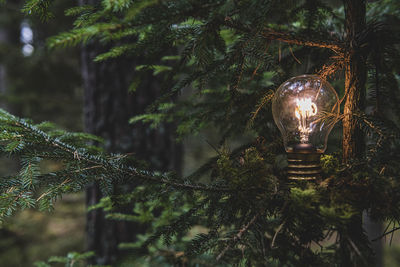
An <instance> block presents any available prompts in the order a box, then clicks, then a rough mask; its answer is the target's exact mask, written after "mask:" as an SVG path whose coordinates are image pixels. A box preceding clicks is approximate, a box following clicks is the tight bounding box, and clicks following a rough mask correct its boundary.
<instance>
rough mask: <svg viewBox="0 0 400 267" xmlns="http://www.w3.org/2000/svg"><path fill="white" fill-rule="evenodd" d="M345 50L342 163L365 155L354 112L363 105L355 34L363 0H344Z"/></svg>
mask: <svg viewBox="0 0 400 267" xmlns="http://www.w3.org/2000/svg"><path fill="white" fill-rule="evenodd" d="M344 6H345V15H346V38H347V45H348V47H347V51H346V55H345V59H346V64H345V93H346V94H347V98H346V102H345V104H344V111H343V113H344V118H343V162H344V163H348V162H349V161H351V160H353V159H357V158H361V157H362V156H363V154H364V149H365V145H364V143H365V142H364V136H363V133H362V131H361V130H360V128H359V126H358V125H357V123H356V120H355V119H354V117H353V115H354V114H356V113H358V112H359V111H363V110H364V108H365V82H366V78H367V69H366V65H365V59H364V58H363V55H362V53H361V51H360V47H359V44H358V41H357V36H358V34H360V33H361V32H362V31H363V30H364V29H365V27H366V20H365V14H366V6H365V0H345V1H344Z"/></svg>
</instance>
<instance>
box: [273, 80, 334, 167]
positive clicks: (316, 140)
mask: <svg viewBox="0 0 400 267" xmlns="http://www.w3.org/2000/svg"><path fill="white" fill-rule="evenodd" d="M338 101H339V99H338V96H337V94H336V91H335V90H334V89H333V88H332V86H331V85H330V84H329V83H328V82H327V81H325V80H322V79H321V78H320V77H318V76H316V75H302V76H297V77H294V78H291V79H289V80H287V81H286V82H284V83H283V84H282V85H281V86H279V88H278V89H277V90H276V92H275V95H274V98H273V99H272V113H273V117H274V120H275V123H276V125H277V126H278V128H279V130H280V131H281V133H282V137H283V143H284V146H285V150H286V152H288V159H289V161H290V160H292V161H293V162H294V161H296V160H297V161H298V162H301V161H306V162H311V161H310V160H308V161H307V160H305V156H304V155H300V156H299V155H297V156H296V155H295V154H296V153H297V154H299V153H300V154H301V153H302V154H311V153H314V154H315V157H314V158H313V157H311V158H313V161H315V162H316V161H317V159H318V161H319V155H320V154H321V153H323V152H324V151H325V150H326V144H327V141H328V135H329V133H330V132H331V130H332V128H333V125H334V124H335V123H336V121H337V118H338V115H339V104H338ZM309 158H310V156H309ZM300 165H301V166H305V164H304V162H303V163H302V164H300ZM306 165H307V164H306ZM290 166H291V165H290V162H289V167H290ZM318 166H319V165H318ZM306 169H307V168H306Z"/></svg>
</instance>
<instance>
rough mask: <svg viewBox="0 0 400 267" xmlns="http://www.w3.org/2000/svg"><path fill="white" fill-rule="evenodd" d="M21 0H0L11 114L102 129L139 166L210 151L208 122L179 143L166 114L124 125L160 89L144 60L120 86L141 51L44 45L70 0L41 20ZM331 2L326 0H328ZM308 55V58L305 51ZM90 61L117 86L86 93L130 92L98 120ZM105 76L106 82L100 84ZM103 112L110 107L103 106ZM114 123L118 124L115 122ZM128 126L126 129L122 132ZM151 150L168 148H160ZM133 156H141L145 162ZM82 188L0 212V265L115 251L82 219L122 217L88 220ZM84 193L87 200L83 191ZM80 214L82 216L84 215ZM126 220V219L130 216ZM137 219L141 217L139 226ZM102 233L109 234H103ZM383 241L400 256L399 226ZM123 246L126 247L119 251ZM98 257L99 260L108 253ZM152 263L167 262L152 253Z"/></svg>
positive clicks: (65, 20)
mask: <svg viewBox="0 0 400 267" xmlns="http://www.w3.org/2000/svg"><path fill="white" fill-rule="evenodd" d="M0 2H1V1H0ZM25 2H26V1H21V0H12V1H6V2H5V3H3V4H1V5H0V107H1V108H4V109H5V110H7V111H9V112H10V113H12V114H14V115H17V116H19V117H22V118H29V119H31V120H32V121H34V122H36V123H38V122H42V121H50V122H53V123H55V124H56V125H57V126H58V127H60V128H61V129H65V130H67V131H72V132H75V131H79V132H81V131H85V130H86V131H87V132H89V133H92V134H95V135H98V136H101V137H102V138H104V140H105V142H104V143H103V144H102V148H103V149H104V150H106V151H107V152H111V153H114V152H115V153H119V152H122V153H129V152H131V151H135V152H136V153H138V157H137V159H138V161H140V164H143V165H144V166H146V167H148V166H151V167H152V168H153V169H156V170H160V171H169V170H175V171H176V172H177V173H178V174H182V175H183V176H187V175H189V174H191V173H192V171H193V170H194V169H196V168H198V167H199V166H201V165H202V164H203V163H205V162H206V161H207V159H209V158H211V157H214V156H217V155H218V153H219V152H218V149H219V147H218V145H219V144H218V142H219V136H218V135H217V133H216V131H214V130H213V129H209V128H207V129H202V130H201V131H200V132H199V133H198V134H197V135H196V136H194V137H186V138H184V139H183V141H182V143H178V144H175V143H170V140H173V137H172V133H171V129H170V128H169V127H170V125H169V124H165V125H164V126H165V127H161V130H160V128H158V130H155V129H153V128H152V129H150V128H149V127H148V126H147V125H144V124H139V125H138V126H137V128H135V129H132V126H131V125H130V124H129V123H128V121H129V119H130V118H131V117H133V116H137V115H140V114H142V113H144V112H145V111H146V108H147V107H148V105H149V104H150V103H152V102H153V101H155V99H156V98H157V97H159V96H160V90H161V89H160V88H161V86H160V85H159V83H160V82H161V81H162V79H165V77H163V76H162V75H159V76H157V78H155V77H154V76H153V70H151V71H149V73H148V75H147V76H145V77H147V79H148V80H147V81H145V82H144V83H143V81H142V88H140V87H139V88H138V89H136V91H135V92H132V91H131V92H128V90H129V86H130V84H131V83H132V80H127V78H126V77H128V76H127V75H128V74H129V73H130V71H133V69H134V68H135V67H137V66H140V65H142V64H145V62H143V60H144V59H143V58H140V57H136V58H135V60H136V61H135V62H134V63H132V62H131V61H129V60H125V59H112V60H111V63H110V62H109V61H108V62H99V63H93V62H92V61H91V60H92V59H93V58H94V55H90V53H95V54H99V53H100V52H104V51H105V50H104V51H103V50H102V49H103V48H101V47H99V46H96V44H94V43H90V44H89V46H88V47H86V48H83V47H80V46H76V47H67V48H64V49H49V48H48V46H47V45H46V40H47V39H48V38H50V37H52V36H55V35H57V34H59V33H60V32H64V31H67V30H69V29H71V25H72V24H73V18H71V17H68V16H65V15H64V12H65V10H66V9H67V8H70V7H74V6H75V5H76V3H71V2H72V1H55V3H54V4H53V6H52V8H51V10H52V12H53V14H54V17H55V18H56V19H50V21H49V22H43V21H42V20H41V19H40V18H39V17H35V16H27V15H25V14H23V12H21V9H22V7H23V6H24V4H25ZM89 2H90V1H89ZM334 2H335V3H336V1H334ZM341 12H343V10H341ZM228 35H229V34H227V36H228ZM228 37H229V36H228ZM167 55H168V53H166V54H165V56H167ZM85 57H86V58H85ZM118 60H119V61H118ZM312 60H313V59H310V61H312ZM112 62H114V63H112ZM116 62H117V63H116ZM113 64H114V65H113ZM123 64H127V65H129V64H131V65H130V67H129V68H125V69H124V73H122V72H121V70H120V69H118V68H117V67H116V66H121V65H123ZM305 65H307V63H306V64H303V65H302V67H301V68H304V69H306V68H307V67H306V66H305ZM124 66H125V65H124ZM96 68H97V73H96V75H97V76H95V77H94V79H95V80H97V81H98V83H99V84H100V83H102V84H103V85H104V84H107V83H110V84H111V85H112V86H114V88H117V87H118V90H119V93H118V94H119V95H117V94H114V95H112V94H109V93H108V94H102V93H101V92H100V91H97V93H96V92H95V94H98V98H97V99H96V101H99V102H97V103H101V101H111V100H112V101H117V100H118V97H120V99H121V98H122V99H123V98H125V99H130V100H129V101H133V102H127V103H125V104H124V105H126V106H123V107H122V105H121V106H119V104H118V101H117V102H116V103H117V104H115V103H114V105H113V106H112V108H110V109H109V110H100V109H99V110H97V111H96V112H98V113H96V114H103V117H101V118H103V119H104V121H97V120H98V118H88V117H87V112H85V109H87V108H88V105H87V103H86V102H85V101H87V96H85V92H87V91H88V88H89V87H91V86H92V87H93V86H94V87H96V86H97V88H101V86H102V85H101V84H100V85H99V84H95V85H93V84H91V83H93V77H88V76H85V74H84V73H85V71H82V70H85V69H86V71H87V70H92V71H93V69H96ZM104 72H106V73H108V75H109V76H113V74H115V77H116V79H115V80H114V81H109V80H107V78H105V77H101V75H102V73H104ZM93 73H94V72H93ZM125 74H126V76H125ZM266 75H268V74H266ZM160 77H161V78H160ZM91 79H92V80H91ZM133 83H134V81H133ZM341 83H343V79H342V78H339V79H337V80H336V81H335V82H333V83H332V84H333V86H334V87H335V88H338V87H340V86H339V84H341ZM108 86H110V85H109V84H108ZM148 88H152V90H151V97H149V96H148V95H147V94H148V92H147V91H145V89H148ZM116 90H117V89H116ZM190 96H192V92H191V91H190V90H188V91H186V92H184V93H183V94H182V95H181V96H180V97H181V98H189V97H190ZM127 101H128V100H127ZM133 107H134V108H133ZM122 111H124V112H125V111H126V112H125V113H124V115H123V116H120V114H119V113H118V112H122ZM104 112H106V113H107V114H109V115H110V116H109V117H107V116H104ZM113 112H114V113H113ZM111 115H112V116H111ZM100 116H101V115H100ZM117 118H118V119H117ZM118 120H125V122H122V123H120V121H118ZM118 123H119V124H118ZM124 123H125V124H126V125H125V124H124ZM116 125H124V126H123V127H121V128H118V127H117V126H116ZM340 134H341V132H340V130H338V129H335V130H334V131H333V133H332V134H331V137H330V140H329V142H330V146H329V150H328V153H330V152H333V151H336V150H337V149H338V147H340V143H339V142H340V140H341V137H340ZM116 136H117V137H116ZM129 136H132V140H130V138H129ZM133 136H134V137H135V138H134V137H133ZM250 137H254V136H252V135H251V134H248V135H245V136H234V137H232V138H231V140H230V143H229V146H230V147H229V150H234V149H235V148H237V147H239V146H241V145H243V144H244V143H246V142H247V141H248V140H249V139H250ZM146 144H147V146H146ZM216 147H218V149H217V148H216ZM164 151H174V154H173V155H174V156H173V157H174V158H173V157H172V154H168V152H167V154H165V152H164ZM161 154H163V155H164V156H165V155H169V156H170V157H168V156H167V157H164V158H162V157H160V155H161ZM142 161H143V162H144V161H146V163H143V162H142ZM18 164H19V162H15V161H12V160H10V159H8V158H2V159H1V161H0V175H1V176H6V175H8V174H10V173H13V172H14V171H15V170H16V169H17V166H18ZM41 164H42V166H41V167H42V168H43V170H44V171H46V170H47V171H49V172H50V171H56V170H58V168H59V167H60V166H58V164H57V163H55V162H50V161H48V162H46V161H44V162H42V163H41ZM88 188H89V189H88V191H87V195H86V196H85V192H81V193H75V194H67V195H64V196H63V197H62V199H60V200H59V201H57V203H56V205H55V207H54V210H53V211H50V212H39V211H36V210H31V209H28V210H24V211H19V212H17V214H15V215H14V216H13V217H10V218H8V219H7V220H6V221H5V222H4V223H3V224H2V225H1V228H0V266H33V264H34V262H37V261H45V260H47V259H48V258H49V257H51V256H65V255H67V254H68V253H70V252H73V251H77V252H80V253H81V252H85V251H87V250H88V242H89V243H91V244H89V249H90V250H94V251H96V252H99V253H100V254H101V253H103V254H104V255H105V257H115V255H114V254H115V253H116V252H115V251H112V250H113V249H115V248H116V245H115V246H114V247H112V245H111V246H110V247H111V248H104V247H96V245H97V246H99V243H97V244H96V242H99V241H98V240H97V241H96V240H92V241H90V235H89V237H88V227H89V228H90V227H93V228H92V230H90V229H89V232H90V231H94V232H95V231H96V230H93V229H97V228H96V227H105V226H104V225H106V227H110V228H113V229H123V227H121V225H122V224H121V222H118V227H117V226H116V225H114V224H111V223H110V224H108V222H104V221H102V222H101V223H102V224H103V225H102V226H96V223H98V221H95V222H93V221H91V220H100V219H93V218H97V217H96V216H103V215H104V214H102V213H101V212H100V213H96V212H97V211H93V210H92V211H90V212H91V213H89V216H88V214H87V206H88V205H94V204H96V203H97V202H98V201H100V198H101V193H99V189H98V188H97V189H96V185H95V184H92V185H91V186H89V187H88ZM119 190H121V192H125V191H126V190H129V188H119ZM91 196H92V197H93V198H94V200H90V197H91ZM130 208H132V207H130ZM90 214H92V215H90ZM93 214H94V215H93ZM99 214H100V215H99ZM87 220H88V221H89V223H87ZM101 220H103V219H101ZM91 222H93V223H92V224H93V226H90V225H91ZM149 224H150V223H149ZM88 225H89V226H88ZM128 226H129V225H128ZM130 226H131V227H132V225H130ZM136 226H137V225H136ZM136 226H135V227H136ZM142 227H143V226H142ZM146 227H147V226H144V228H146ZM139 228H140V227H138V229H139ZM102 229H104V228H102ZM135 230H136V228H135ZM118 231H120V230H118ZM118 231H117V230H115V231H111V232H110V233H105V236H103V237H101V240H103V241H104V240H109V241H110V239H108V238H110V236H113V237H112V238H113V241H112V242H118V243H119V242H121V240H122V241H124V240H123V235H124V232H119V233H118V234H116V232H118ZM137 231H138V233H143V232H144V230H143V229H142V230H140V229H139V230H137ZM202 232H204V229H203V228H201V227H198V228H195V229H192V231H191V232H190V233H189V234H188V235H189V236H190V237H193V236H194V235H196V234H197V233H202ZM117 235H118V236H122V237H121V238H122V239H118V238H119V237H116V236H117ZM88 239H89V240H88ZM114 239H116V240H114ZM125 241H132V240H125ZM112 242H111V241H110V243H112ZM384 243H385V244H384V265H383V266H389V267H390V266H393V267H394V266H400V235H399V234H398V233H396V234H394V236H388V237H387V238H386V239H385V240H384ZM108 249H109V251H108ZM139 254H140V252H139ZM124 255H129V252H127V253H125V254H124ZM132 255H133V256H132ZM132 255H131V256H132V257H128V259H127V260H126V261H125V262H124V263H123V264H121V265H122V266H155V265H151V264H150V265H149V264H148V263H146V261H140V260H138V259H137V258H135V255H134V254H132ZM105 261H106V262H108V259H106V260H105ZM97 263H99V262H97ZM124 264H125V265H124ZM159 266H169V265H168V264H166V263H165V262H163V261H161V263H160V265H159Z"/></svg>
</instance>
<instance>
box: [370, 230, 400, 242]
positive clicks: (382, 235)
mask: <svg viewBox="0 0 400 267" xmlns="http://www.w3.org/2000/svg"><path fill="white" fill-rule="evenodd" d="M399 229H400V227H394V228H393V229H392V230H390V231H389V232H386V233H383V234H381V235H380V236H378V237H376V238H374V239H372V240H371V241H377V240H379V239H381V238H382V237H385V236H387V235H388V234H391V233H394V232H395V231H397V230H399Z"/></svg>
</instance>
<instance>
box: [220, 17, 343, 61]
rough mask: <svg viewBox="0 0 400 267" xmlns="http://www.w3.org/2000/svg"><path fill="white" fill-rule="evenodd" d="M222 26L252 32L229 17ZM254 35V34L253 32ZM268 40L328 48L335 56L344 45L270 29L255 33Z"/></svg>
mask: <svg viewBox="0 0 400 267" xmlns="http://www.w3.org/2000/svg"><path fill="white" fill-rule="evenodd" d="M222 24H223V25H225V26H227V27H229V28H232V29H235V30H238V31H241V32H245V33H251V32H254V30H253V29H251V28H249V27H247V26H245V25H243V24H240V23H238V22H236V21H233V20H232V19H231V18H230V17H226V18H225V20H224V22H223V23H222ZM254 33H256V32H254ZM256 34H259V35H261V36H263V37H264V38H266V39H269V40H276V41H281V42H284V43H288V44H295V45H300V46H310V47H320V48H328V49H330V50H332V51H334V52H335V53H337V54H340V55H341V54H343V51H344V45H343V44H342V42H340V41H339V40H331V41H323V40H318V39H311V38H309V37H304V36H300V35H298V34H296V33H293V32H278V31H276V30H273V29H271V28H264V29H262V30H261V31H260V32H258V33H256Z"/></svg>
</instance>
